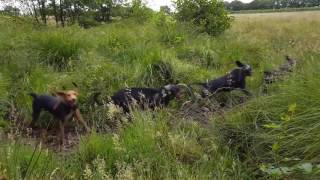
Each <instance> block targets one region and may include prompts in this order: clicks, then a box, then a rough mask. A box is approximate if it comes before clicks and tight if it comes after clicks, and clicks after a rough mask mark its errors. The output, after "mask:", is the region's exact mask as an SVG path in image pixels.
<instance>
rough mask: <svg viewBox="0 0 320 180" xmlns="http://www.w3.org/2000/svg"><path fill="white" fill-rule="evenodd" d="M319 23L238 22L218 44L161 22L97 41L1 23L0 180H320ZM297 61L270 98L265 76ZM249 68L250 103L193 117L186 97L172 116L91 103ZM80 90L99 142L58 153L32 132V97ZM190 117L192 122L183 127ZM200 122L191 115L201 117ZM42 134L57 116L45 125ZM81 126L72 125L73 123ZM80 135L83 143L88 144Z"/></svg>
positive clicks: (103, 33) (274, 17)
mask: <svg viewBox="0 0 320 180" xmlns="http://www.w3.org/2000/svg"><path fill="white" fill-rule="evenodd" d="M319 27H320V12H317V11H314V12H293V13H274V14H270V13H268V14H246V15H235V21H234V22H233V26H232V28H231V29H230V30H228V31H226V32H225V33H224V34H222V35H221V36H219V37H216V38H212V37H210V36H207V35H205V34H198V33H197V32H195V31H194V28H193V27H191V26H189V25H188V24H179V23H176V22H175V21H174V20H172V19H171V18H168V17H163V16H160V15H158V16H154V17H153V18H152V19H150V20H149V21H147V22H146V23H143V24H141V23H138V22H136V21H135V20H134V19H127V20H122V21H119V22H116V23H112V24H106V25H103V26H99V27H96V28H91V29H81V28H79V27H78V26H71V27H67V28H55V27H42V26H38V25H34V24H33V23H32V21H31V20H29V19H22V18H13V17H6V16H1V17H0V54H1V56H0V115H1V116H0V127H1V128H0V140H1V141H0V177H1V176H2V177H7V178H8V179H24V178H26V179H257V178H259V179H318V178H319V175H320V157H319V152H320V143H319V138H320V122H319V119H320V111H319V109H320V96H319V94H320V88H319V87H320V82H319V80H318V79H319V77H320V73H319V72H320V71H319V70H320V62H319V59H320V53H319V52H320V36H319V34H320V28H319ZM287 54H288V55H290V56H292V57H294V58H296V59H298V60H299V64H298V67H297V69H296V71H295V72H294V73H292V74H291V75H290V77H289V78H288V79H287V80H285V81H282V82H278V83H275V84H274V85H272V86H270V89H269V92H268V94H267V95H266V94H262V93H261V82H262V74H263V71H264V70H270V69H273V68H276V67H278V65H280V64H282V62H283V60H284V55H287ZM238 59H241V60H242V61H243V62H246V63H248V64H251V65H252V67H253V71H254V73H253V76H252V77H250V78H249V79H248V89H249V90H250V91H251V92H253V96H252V97H250V98H249V99H247V101H245V103H242V104H239V103H238V102H237V101H236V100H237V99H242V98H243V97H242V94H241V93H237V92H234V93H231V94H224V96H225V97H224V98H225V99H226V100H227V102H228V103H229V104H228V106H227V107H226V108H223V109H221V110H219V111H218V112H209V113H206V112H203V113H201V112H200V113H199V110H201V109H203V107H208V106H209V107H211V106H213V105H214V102H212V101H210V103H211V104H210V103H209V104H208V102H204V101H200V102H199V101H197V102H194V104H193V105H192V107H191V108H190V109H184V107H185V106H182V104H183V103H184V101H187V100H188V97H187V96H186V97H185V98H184V99H182V100H180V101H174V102H172V103H171V104H170V106H169V107H168V108H165V109H162V110H156V111H155V112H151V111H135V112H134V118H133V123H128V122H127V120H126V119H125V117H124V116H122V115H121V112H119V109H117V108H115V107H113V106H105V107H99V106H95V105H94V103H93V102H92V96H93V95H94V93H95V92H102V96H101V99H102V100H105V101H107V99H108V96H109V95H111V94H112V93H114V92H115V91H117V90H119V89H120V88H123V87H131V86H150V87H160V86H163V85H164V84H166V83H168V81H167V80H166V79H162V78H161V77H162V75H163V73H162V71H159V70H158V69H157V68H156V67H159V65H160V66H161V67H164V68H165V70H166V72H167V71H169V72H170V74H171V81H179V82H181V83H186V84H191V83H194V82H203V81H205V80H207V79H213V78H215V77H218V76H221V75H224V74H226V72H228V71H229V70H231V69H232V68H234V67H235V64H234V61H235V60H238ZM72 82H76V83H77V84H78V88H77V89H78V90H79V92H80V100H79V101H80V102H79V103H80V109H81V111H82V113H83V115H84V117H85V119H86V120H87V121H88V123H89V124H90V126H91V127H93V128H95V129H96V130H97V132H96V133H91V134H83V133H82V132H81V127H78V126H76V128H75V129H74V130H73V132H74V134H76V135H72V137H76V139H77V138H79V139H80V140H79V142H78V141H76V143H75V145H74V146H72V147H71V148H69V149H68V150H64V151H62V152H61V151H60V152H56V149H55V148H52V147H50V146H49V145H48V144H42V143H40V144H39V143H38V139H37V138H33V137H31V135H29V134H28V133H27V131H26V130H25V124H27V123H28V122H30V120H31V98H30V97H29V96H28V95H27V94H28V93H29V92H32V91H34V92H52V91H54V90H57V89H63V88H64V87H65V88H67V89H70V88H74V87H73V85H72ZM186 112H188V115H186ZM192 112H194V113H192ZM41 120H42V122H43V123H44V124H45V123H46V122H49V121H50V116H48V114H44V115H43V116H42V117H41ZM71 125H72V126H73V125H75V123H73V122H72V123H71ZM79 134H82V135H81V136H80V135H79Z"/></svg>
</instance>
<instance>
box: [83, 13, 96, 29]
mask: <svg viewBox="0 0 320 180" xmlns="http://www.w3.org/2000/svg"><path fill="white" fill-rule="evenodd" d="M78 23H79V26H80V27H83V28H85V29H88V28H91V27H95V26H99V25H100V23H99V22H97V21H96V20H95V19H94V18H93V17H92V16H81V17H79V20H78Z"/></svg>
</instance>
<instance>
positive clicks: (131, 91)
mask: <svg viewBox="0 0 320 180" xmlns="http://www.w3.org/2000/svg"><path fill="white" fill-rule="evenodd" d="M180 94H181V88H180V87H179V86H178V85H175V84H169V85H166V86H164V87H163V88H158V89H156V88H126V89H122V90H119V91H118V92H116V93H115V94H114V95H113V96H111V100H112V102H113V103H114V104H115V105H117V106H119V107H121V108H122V109H123V111H124V112H125V113H130V108H131V106H132V105H135V104H136V105H138V106H139V107H140V108H142V109H145V108H151V109H155V108H156V107H162V106H167V105H168V104H169V102H170V101H171V100H173V99H174V98H179V97H180Z"/></svg>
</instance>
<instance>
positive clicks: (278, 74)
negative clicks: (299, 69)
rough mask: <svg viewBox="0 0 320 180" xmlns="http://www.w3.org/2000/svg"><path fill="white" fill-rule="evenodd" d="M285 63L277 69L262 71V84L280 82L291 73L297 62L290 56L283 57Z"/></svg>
mask: <svg viewBox="0 0 320 180" xmlns="http://www.w3.org/2000/svg"><path fill="white" fill-rule="evenodd" d="M285 61H286V62H285V63H284V64H282V65H281V66H280V67H279V68H278V69H275V70H272V71H264V74H263V83H264V84H265V85H266V84H272V83H274V82H276V81H279V80H282V79H283V78H284V77H285V76H286V75H287V74H289V73H290V72H292V71H293V69H294V67H295V66H296V64H297V61H296V60H295V59H292V58H291V57H290V56H285Z"/></svg>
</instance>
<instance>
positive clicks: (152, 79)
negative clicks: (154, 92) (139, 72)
mask: <svg viewBox="0 0 320 180" xmlns="http://www.w3.org/2000/svg"><path fill="white" fill-rule="evenodd" d="M142 79H143V82H144V84H146V85H147V86H150V87H154V86H164V85H166V84H169V83H174V71H173V68H172V66H171V64H169V63H166V62H163V61H158V62H154V63H152V64H150V65H148V68H147V71H146V72H145V73H144V74H143V76H142Z"/></svg>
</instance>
